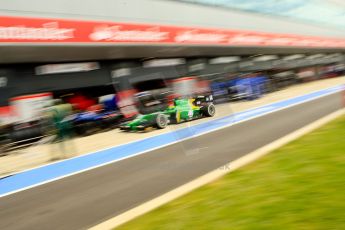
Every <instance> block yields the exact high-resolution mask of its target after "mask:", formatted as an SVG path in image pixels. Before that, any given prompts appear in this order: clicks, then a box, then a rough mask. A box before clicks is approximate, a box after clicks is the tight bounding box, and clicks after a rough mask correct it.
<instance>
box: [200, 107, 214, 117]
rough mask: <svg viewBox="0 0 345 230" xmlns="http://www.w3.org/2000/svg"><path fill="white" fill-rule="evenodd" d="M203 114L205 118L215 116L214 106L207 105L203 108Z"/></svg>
mask: <svg viewBox="0 0 345 230" xmlns="http://www.w3.org/2000/svg"><path fill="white" fill-rule="evenodd" d="M203 114H204V115H205V116H206V117H213V116H214V115H215V114H216V107H215V106H214V104H208V105H206V106H205V107H204V108H203Z"/></svg>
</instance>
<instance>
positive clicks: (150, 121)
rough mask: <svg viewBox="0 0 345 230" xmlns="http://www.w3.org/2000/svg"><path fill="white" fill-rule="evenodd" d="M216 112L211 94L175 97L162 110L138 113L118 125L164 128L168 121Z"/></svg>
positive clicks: (123, 127)
mask: <svg viewBox="0 0 345 230" xmlns="http://www.w3.org/2000/svg"><path fill="white" fill-rule="evenodd" d="M215 113H216V109H215V106H214V105H213V103H212V96H198V97H195V98H189V99H175V100H174V105H171V106H169V107H168V108H167V109H165V110H164V111H159V112H154V113H149V114H140V115H138V116H137V117H136V118H135V119H134V120H132V121H130V122H127V123H124V124H123V125H121V126H120V129H121V130H124V131H146V130H149V129H151V128H158V129H164V128H166V127H167V126H168V124H169V123H175V124H177V123H181V122H184V121H190V120H194V119H198V118H201V117H213V116H214V114H215Z"/></svg>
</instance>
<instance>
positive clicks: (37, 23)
mask: <svg viewBox="0 0 345 230" xmlns="http://www.w3.org/2000/svg"><path fill="white" fill-rule="evenodd" d="M1 43H96V44H97V43H115V44H116V43H129V44H175V45H178V44H185V45H195V44H196V45H225V46H284V47H334V48H336V47H339V48H344V47H345V39H336V38H329V37H312V36H301V35H291V34H274V33H262V32H255V31H241V30H230V29H209V28H208V29H207V28H191V27H177V26H165V25H149V24H135V23H116V22H103V21H81V20H66V19H48V18H26V17H9V16H0V44H1Z"/></svg>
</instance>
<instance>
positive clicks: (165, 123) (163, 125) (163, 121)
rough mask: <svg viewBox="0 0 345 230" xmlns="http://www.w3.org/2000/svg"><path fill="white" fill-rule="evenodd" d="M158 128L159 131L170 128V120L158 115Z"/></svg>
mask: <svg viewBox="0 0 345 230" xmlns="http://www.w3.org/2000/svg"><path fill="white" fill-rule="evenodd" d="M156 126H157V128H159V129H164V128H166V127H167V126H168V118H167V117H166V116H165V115H163V114H158V115H157V117H156Z"/></svg>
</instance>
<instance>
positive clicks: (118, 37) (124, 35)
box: [89, 25, 169, 42]
mask: <svg viewBox="0 0 345 230" xmlns="http://www.w3.org/2000/svg"><path fill="white" fill-rule="evenodd" d="M89 38H90V39H91V40H93V41H134V42H136V41H138V42H139V41H148V42H157V41H164V40H166V39H169V32H164V31H160V30H159V27H151V28H148V29H144V30H139V29H133V30H126V29H123V28H122V26H119V25H117V26H107V25H103V26H99V27H96V28H95V29H94V31H93V32H92V33H91V34H90V36H89Z"/></svg>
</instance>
